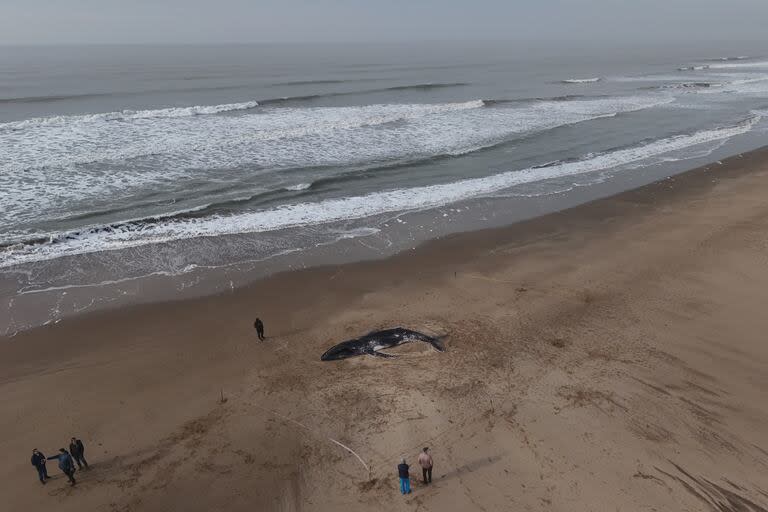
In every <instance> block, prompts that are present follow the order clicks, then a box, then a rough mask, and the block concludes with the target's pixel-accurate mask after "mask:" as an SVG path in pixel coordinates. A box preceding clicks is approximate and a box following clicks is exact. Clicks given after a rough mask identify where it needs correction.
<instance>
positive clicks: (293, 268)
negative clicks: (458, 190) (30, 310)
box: [0, 146, 768, 342]
mask: <svg viewBox="0 0 768 512" xmlns="http://www.w3.org/2000/svg"><path fill="white" fill-rule="evenodd" d="M765 154H768V146H764V147H761V148H757V149H753V150H750V151H746V152H743V153H738V154H734V155H732V156H729V157H727V158H723V159H721V160H718V161H713V162H710V163H706V164H703V165H700V166H697V167H694V168H690V169H688V170H684V171H682V172H679V173H676V174H672V175H671V176H666V177H661V178H659V179H655V180H654V181H652V182H650V183H646V184H643V185H640V186H639V187H635V188H630V189H628V190H623V191H620V192H617V193H611V194H610V195H608V196H599V197H598V198H597V199H591V200H587V201H586V202H581V201H579V200H578V199H576V200H575V201H573V200H572V201H570V203H568V202H567V204H573V203H574V202H575V206H566V207H565V208H562V209H555V210H552V211H550V209H551V208H552V206H541V205H539V206H538V208H540V209H541V210H543V212H544V213H543V214H542V213H539V214H534V215H533V216H525V215H523V217H522V220H516V221H512V222H506V223H502V224H501V225H500V226H494V227H478V228H470V229H468V230H463V229H462V230H459V231H458V232H449V233H448V234H445V235H440V236H438V237H437V238H427V239H425V240H422V241H419V242H418V243H417V245H416V246H415V247H412V248H407V244H403V248H401V249H400V250H397V251H396V252H394V253H387V252H385V253H384V255H376V254H375V252H370V251H369V253H367V252H364V251H363V252H361V251H360V250H359V248H357V249H355V248H354V247H352V245H353V244H354V243H355V240H356V239H352V240H351V241H350V243H349V244H348V245H347V246H346V247H344V246H343V244H344V241H337V242H336V244H340V246H339V247H338V248H337V249H336V250H333V249H332V250H331V251H329V252H328V253H324V252H323V251H319V252H317V254H315V255H314V258H315V261H314V262H312V263H310V264H309V266H307V265H306V263H305V259H304V256H303V251H302V253H301V254H300V255H299V256H297V259H295V260H290V256H288V257H289V259H288V260H286V261H285V262H281V263H278V264H276V266H275V269H273V270H270V269H269V267H270V266H271V265H272V263H271V260H273V259H274V258H268V259H267V260H265V261H263V262H256V263H255V265H254V263H253V262H241V263H233V264H230V265H223V266H213V267H203V268H202V269H199V270H196V271H195V272H202V273H203V274H204V275H202V276H201V275H197V276H194V275H191V276H188V275H187V274H186V273H182V274H174V275H168V276H166V275H162V274H160V275H147V276H137V277H127V278H123V279H118V280H116V281H114V282H113V283H112V284H113V285H120V284H121V283H129V284H132V285H133V286H132V287H130V288H129V289H133V290H134V291H133V292H132V293H135V294H140V293H142V292H144V293H149V294H154V295H155V296H156V298H150V299H141V298H137V299H135V300H134V301H129V302H128V303H126V304H118V305H116V306H111V305H108V304H107V305H104V306H102V308H103V309H102V308H100V309H96V310H93V311H90V310H89V309H88V307H85V308H83V310H82V311H78V312H74V313H65V314H63V315H62V316H58V317H57V318H55V319H54V318H49V319H48V320H46V321H45V322H44V323H41V324H39V325H32V326H31V327H29V326H21V327H19V328H18V329H17V330H15V331H12V330H11V325H13V323H12V322H10V321H9V322H5V323H7V324H8V329H7V331H6V334H2V335H0V342H2V340H4V339H5V340H6V341H7V340H9V339H12V338H15V337H16V336H18V335H19V334H21V333H24V332H28V331H30V330H35V329H39V328H44V327H48V326H50V325H55V324H58V323H60V322H65V321H67V322H68V321H71V320H73V319H76V318H79V317H83V316H85V317H87V316H89V315H98V314H101V313H105V312H114V311H119V310H122V309H126V308H134V307H141V306H149V307H151V306H153V305H158V304H166V303H175V302H182V303H183V302H186V301H194V300H205V299H206V298H212V297H218V296H225V295H228V294H231V293H233V292H236V291H238V290H243V289H248V288H255V287H258V286H259V283H261V282H264V281H266V280H270V279H271V278H273V277H276V276H280V275H283V274H286V273H292V272H304V271H307V270H315V269H317V270H320V269H324V268H337V267H344V266H347V265H355V264H361V263H366V262H375V261H379V262H381V261H386V260H388V259H391V258H397V257H398V256H401V255H405V254H412V253H413V252H414V251H422V250H425V248H426V247H428V246H430V245H431V244H434V243H437V244H439V243H442V242H444V241H446V240H452V239H454V238H455V237H464V236H468V237H470V239H471V240H473V241H474V242H475V243H476V242H477V241H478V240H484V239H485V238H486V236H485V235H483V233H486V234H487V235H488V236H491V235H492V234H498V235H501V236H509V235H508V234H507V232H508V231H509V232H514V233H517V235H515V234H513V235H511V236H518V235H520V234H522V235H523V236H524V235H525V232H526V231H528V230H536V229H540V227H537V226H538V225H539V223H540V224H541V227H544V229H552V226H551V222H550V221H551V219H552V218H558V217H560V216H562V215H571V214H575V215H576V216H578V215H580V212H579V210H580V209H581V208H586V209H589V208H592V209H594V208H598V209H599V208H601V206H600V203H601V202H603V201H611V200H617V201H620V200H621V199H622V197H623V196H626V197H627V198H631V197H634V196H636V195H637V194H640V195H642V194H644V193H645V189H649V190H650V189H653V188H654V187H658V186H659V184H661V183H666V182H668V181H670V180H671V181H672V182H674V181H675V180H684V179H688V176H689V175H690V174H692V173H694V174H695V173H700V172H705V171H706V170H707V169H713V170H716V172H717V173H718V176H717V177H719V176H720V173H723V172H724V173H726V174H727V173H729V172H732V170H731V169H729V167H731V166H732V165H733V164H734V163H736V162H738V161H739V160H742V159H744V158H746V159H751V158H760V157H761V156H762V155H765ZM558 195H559V194H554V195H552V196H549V197H547V198H546V199H547V200H548V201H552V200H553V198H556V197H557V196H558ZM403 214H404V215H418V214H419V213H418V212H403ZM472 234H477V236H476V237H474V238H472V237H471V235H472ZM459 243H461V242H459ZM332 247H333V246H332ZM366 247H367V246H366ZM334 253H345V254H347V256H345V257H344V259H342V261H341V262H334V261H333V260H335V259H337V258H338V256H337V255H336V256H335V255H334ZM349 254H356V256H352V259H351V260H350V259H349ZM310 259H311V258H310ZM277 260H279V258H277ZM249 267H250V269H249ZM260 267H263V268H260ZM286 267H287V268H286ZM257 268H258V270H256V269H257ZM242 269H246V270H242ZM233 270H234V272H235V274H239V276H240V278H241V279H244V281H241V282H240V283H238V285H234V279H236V278H232V276H231V275H230V272H231V271H233ZM246 276H250V277H246ZM188 277H189V278H190V279H191V282H201V281H203V282H205V281H207V282H208V283H209V284H208V285H207V286H208V289H207V290H198V291H195V292H192V294H191V295H189V296H182V297H180V298H167V297H165V296H164V294H163V292H159V293H158V292H157V290H162V289H164V288H167V287H169V286H174V287H176V288H177V292H184V290H185V288H186V284H185V282H186V279H187V278H188ZM217 278H219V281H227V280H228V281H230V286H229V287H222V286H221V285H220V284H218V285H215V284H210V283H212V282H216V281H217ZM156 279H159V280H158V281H157V283H156V284H153V281H155V280H156ZM163 280H167V282H163ZM178 283H181V286H180V288H179V287H178ZM103 286H104V283H99V284H82V285H74V284H73V285H65V286H62V287H58V288H57V287H54V288H51V289H50V290H41V291H35V292H33V295H38V294H39V295H40V296H43V295H45V294H46V293H49V292H50V291H56V290H59V292H61V291H63V292H64V293H65V294H67V293H73V292H74V293H75V294H76V292H77V291H78V290H98V289H101V288H102V287H103ZM123 293H124V292H123ZM185 293H186V292H185ZM165 295H167V294H165ZM89 297H90V295H89V294H88V293H86V294H85V297H84V298H83V299H82V300H83V301H85V300H88V298H89ZM95 297H96V296H94V298H95ZM18 298H19V296H18V295H17V296H15V297H12V298H11V302H9V304H11V303H13V302H15V301H16V300H17V299H18ZM70 300H71V299H70ZM62 301H63V297H60V298H59V299H58V301H57V303H56V307H57V308H58V307H60V304H61V302H62ZM43 304H44V305H43V306H41V307H51V305H50V304H46V303H43ZM33 307H34V306H33Z"/></svg>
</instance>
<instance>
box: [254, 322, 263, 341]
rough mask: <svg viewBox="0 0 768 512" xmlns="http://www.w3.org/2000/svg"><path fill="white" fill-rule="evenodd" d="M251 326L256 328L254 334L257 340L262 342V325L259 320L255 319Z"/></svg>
mask: <svg viewBox="0 0 768 512" xmlns="http://www.w3.org/2000/svg"><path fill="white" fill-rule="evenodd" d="M253 326H254V327H255V328H256V334H257V335H258V336H259V340H261V341H264V323H263V322H262V321H261V318H257V319H256V321H255V322H253Z"/></svg>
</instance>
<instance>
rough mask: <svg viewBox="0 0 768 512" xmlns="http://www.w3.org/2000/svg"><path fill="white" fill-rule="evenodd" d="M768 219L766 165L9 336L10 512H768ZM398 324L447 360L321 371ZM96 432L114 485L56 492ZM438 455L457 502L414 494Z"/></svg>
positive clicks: (764, 158) (436, 486)
mask: <svg viewBox="0 0 768 512" xmlns="http://www.w3.org/2000/svg"><path fill="white" fill-rule="evenodd" d="M767 198H768V151H765V150H763V151H758V152H755V153H751V154H749V155H745V156H744V157H736V158H733V159H731V160H729V161H727V162H726V163H725V164H724V165H716V164H715V165H712V166H710V168H709V169H708V170H707V169H700V170H696V171H692V172H690V173H687V174H685V175H683V176H680V177H678V178H675V179H671V180H666V181H663V182H660V183H658V184H654V185H651V186H648V187H644V188H642V189H639V190H636V191H632V192H628V193H625V194H621V195H619V196H616V197H613V198H608V199H604V200H600V201H597V202H594V203H591V204H588V205H584V206H581V207H578V208H575V209H572V210H568V211H565V212H562V213H558V214H553V215H549V216H547V217H543V218H540V219H536V220H533V221H530V222H525V223H521V224H518V225H515V226H511V227H508V228H504V229H499V230H492V231H482V232H476V233H469V234H463V235H458V236H453V237H449V238H447V239H444V240H439V241H435V242H432V243H429V244H426V245H425V246H424V247H421V248H419V249H417V250H415V251H410V252H408V253H405V254H401V255H398V256H396V257H394V258H390V259H388V260H385V261H379V262H366V263H358V264H353V265H345V266H340V267H327V268H320V269H312V270H307V271H300V272H293V273H286V274H282V275H277V276H274V277H272V278H269V279H266V280H264V281H262V282H260V283H258V284H257V285H254V286H252V287H249V288H247V289H242V290H236V291H234V292H233V293H231V294H227V295H222V296H216V297H209V298H205V299H200V300H194V301H185V302H178V303H166V304H155V305H147V306H140V307H132V308H128V309H123V310H117V311H109V312H102V313H98V314H92V315H87V316H83V317H79V318H74V319H67V320H64V321H62V322H61V323H59V324H57V325H54V326H48V327H44V328H39V329H36V330H33V331H30V332H27V333H22V334H19V335H17V336H16V337H14V338H12V339H2V340H0V403H2V411H3V413H2V417H1V418H0V452H1V453H3V455H4V457H3V463H2V465H1V466H0V488H2V493H0V494H1V495H2V507H1V508H2V509H3V510H8V511H14V512H15V511H21V510H53V509H55V510H57V511H61V512H65V511H70V510H71V511H83V510H88V511H115V512H117V511H168V510H180V511H185V512H191V511H213V510H222V511H223V510H232V511H238V510H248V511H254V510H256V511H260V510H264V511H269V510H283V511H298V510H304V511H315V510H317V511H338V510H354V511H369V510H370V511H373V510H385V511H390V510H391V511H397V510H419V511H429V510H434V511H468V510H485V511H497V510H499V511H501V510H558V511H569V512H570V511H581V510H584V511H587V510H589V511H602V510H610V511H615V510H649V511H650V510H658V511H672V510H715V511H764V510H766V509H768V427H766V425H767V423H768V371H766V368H768V343H767V342H766V340H765V333H766V332H768V313H766V307H767V306H766V305H768V200H767ZM257 314H258V315H259V316H261V317H262V318H263V319H264V320H265V323H266V330H267V332H266V334H267V337H268V339H267V341H266V342H265V343H259V342H258V341H257V340H256V335H255V332H254V330H253V327H252V324H253V320H254V317H255V316H256V315H257ZM397 325H402V326H406V327H410V328H414V329H421V330H425V331H428V332H432V333H436V334H447V335H448V337H447V338H446V340H447V346H448V351H447V352H445V353H442V354H440V353H437V352H434V351H432V350H431V349H430V348H429V347H427V346H426V345H423V344H421V345H411V346H408V347H403V348H402V350H401V351H400V352H401V357H399V358H396V359H380V358H357V359H351V360H346V361H339V362H331V363H323V362H320V360H319V356H320V354H321V353H322V352H323V351H324V350H325V349H326V348H328V347H329V346H331V345H332V344H334V343H335V342H337V341H340V340H343V339H347V338H350V337H353V336H357V335H359V334H362V333H365V332H367V331H369V330H371V329H373V328H377V327H385V326H397ZM221 390H223V393H224V397H225V399H226V400H225V402H224V403H219V401H220V392H221ZM72 435H77V436H80V437H81V438H82V439H83V440H84V441H85V442H86V445H87V457H88V459H89V461H90V462H91V464H92V466H93V467H92V469H91V470H89V471H83V472H79V473H78V474H77V477H78V478H79V483H78V485H77V487H75V488H70V487H68V486H67V485H66V480H65V478H64V477H62V475H61V474H60V473H59V472H58V469H56V468H55V466H54V465H52V464H51V465H50V469H51V473H52V474H55V475H56V478H55V479H53V480H52V481H51V482H50V483H49V484H48V485H47V486H45V487H43V486H41V485H40V484H39V482H38V481H37V479H36V474H35V472H34V469H33V468H32V467H31V465H30V464H29V457H30V451H31V449H32V448H34V447H37V448H40V449H41V450H43V451H44V452H46V453H47V454H52V453H53V452H54V451H55V450H56V449H57V448H59V447H60V446H63V445H65V443H66V441H67V440H68V439H69V437H70V436H72ZM330 439H334V440H337V441H338V442H340V443H342V444H344V445H346V446H349V447H350V448H351V449H353V450H354V451H355V452H356V453H357V454H359V456H360V457H361V458H362V460H363V461H364V463H365V464H366V465H368V466H370V470H371V471H370V479H369V475H368V472H367V471H366V469H365V468H364V467H363V464H361V462H360V461H358V460H357V459H356V458H355V457H354V456H353V455H352V454H350V453H348V452H347V451H345V450H344V449H343V448H341V447H340V446H339V445H337V444H335V443H334V442H332V441H331V440H330ZM422 446H430V447H431V448H432V452H433V456H434V458H435V473H434V483H433V485H432V486H430V487H427V488H425V487H424V486H423V485H421V484H420V483H419V482H417V481H414V491H413V494H411V495H410V496H407V497H403V496H401V495H400V494H399V492H398V490H397V478H396V472H395V465H396V464H397V461H398V459H399V457H400V456H403V455H404V456H406V457H407V458H408V460H409V461H410V462H411V463H412V464H415V459H416V456H417V454H418V451H419V450H420V448H421V447H422ZM49 452H50V453H49ZM414 469H415V468H414ZM413 473H414V477H415V476H416V473H420V472H418V471H413ZM414 480H416V479H415V478H414Z"/></svg>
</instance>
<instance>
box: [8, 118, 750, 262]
mask: <svg viewBox="0 0 768 512" xmlns="http://www.w3.org/2000/svg"><path fill="white" fill-rule="evenodd" d="M760 118H761V115H760V114H759V113H755V114H754V115H753V116H751V117H750V118H749V119H747V120H745V121H743V122H741V123H739V124H737V125H733V126H728V127H723V128H718V129H712V130H703V131H698V132H696V133H692V134H687V135H677V136H673V137H667V138H664V139H659V140H656V141H652V142H649V143H646V144H641V145H637V146H633V147H629V148H623V149H618V150H615V151H610V152H606V153H601V154H598V155H591V156H588V157H585V158H583V159H581V160H576V161H567V162H560V163H553V164H551V165H548V166H545V167H531V168H527V169H522V170H515V171H508V172H502V173H498V174H495V175H492V176H487V177H483V178H474V179H464V180H459V181H453V182H449V183H442V184H435V185H429V186H423V187H413V188H404V189H395V190H388V191H381V192H374V193H371V194H366V195H360V196H352V197H343V198H337V199H328V200H324V201H319V202H304V203H298V204H288V205H282V206H278V207H275V208H271V209H265V210H258V211H249V212H243V213H239V214H235V215H227V216H225V215H212V216H208V217H202V218H186V219H168V220H165V221H162V220H161V221H160V222H151V223H130V224H123V225H120V224H116V225H112V226H109V229H103V228H102V229H92V230H83V231H80V232H77V233H74V232H73V233H61V234H51V235H50V241H49V242H47V243H42V244H36V245H24V244H19V245H17V246H14V247H12V248H6V249H4V250H3V251H2V252H0V267H8V266H11V265H17V264H21V263H27V262H33V261H40V260H46V259H51V258H57V257H62V256H66V255H74V254H82V253H88V252H95V251H106V250H116V249H123V248H127V247H136V246H141V245H146V244H152V243H160V242H167V241H172V240H178V239H188V238H196V237H211V236H220V235H232V234H240V233H258V232H267V231H275V230H280V229H286V228H291V227H299V226H312V225H318V224H326V223H331V222H335V221H342V220H350V219H360V218H365V217H370V216H374V215H380V214H384V213H390V212H399V211H409V210H416V209H427V208H436V207H441V206H445V205H448V204H451V203H455V202H458V201H463V200H467V199H471V198H474V197H479V196H483V195H488V194H493V193H497V192H499V191H502V190H505V189H509V188H512V187H515V186H517V185H522V184H527V183H533V182H538V181H543V180H549V179H554V178H563V177H567V176H577V175H581V174H586V173H591V172H596V171H605V170H609V169H614V168H617V167H621V166H627V165H632V164H635V165H640V164H641V163H642V162H643V161H646V160H648V159H651V158H653V157H657V156H660V155H666V154H669V153H673V152H677V151H681V150H686V149H688V148H693V147H698V146H701V145H704V144H711V143H715V142H721V141H723V140H727V139H729V138H731V137H734V136H737V135H741V134H744V133H747V132H749V131H750V130H751V129H752V128H753V127H754V125H755V124H756V123H757V122H758V121H759V120H760Z"/></svg>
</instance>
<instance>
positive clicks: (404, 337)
mask: <svg viewBox="0 0 768 512" xmlns="http://www.w3.org/2000/svg"><path fill="white" fill-rule="evenodd" d="M412 341H423V342H425V343H429V344H430V345H432V347H434V348H435V350H437V351H438V352H444V351H445V348H444V347H443V344H442V342H441V341H440V340H439V339H438V338H433V337H432V336H427V335H426V334H422V333H420V332H416V331H411V330H410V329H404V328H402V327H397V328H395V329H385V330H383V331H372V332H369V333H368V334H366V335H365V336H360V337H359V338H355V339H352V340H348V341H343V342H341V343H339V344H338V345H336V346H333V347H331V348H329V349H328V350H327V351H326V352H325V354H323V355H322V356H321V357H320V360H321V361H336V360H338V359H346V358H348V357H355V356H363V355H368V356H378V357H396V356H393V355H391V354H383V353H380V352H379V350H381V349H384V348H391V347H396V346H398V345H402V344H403V343H410V342H412Z"/></svg>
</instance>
